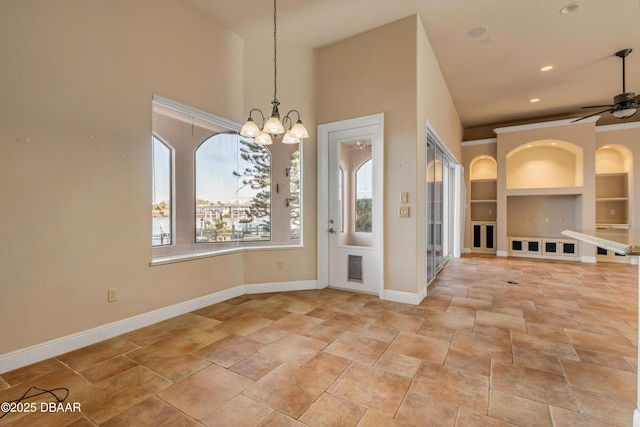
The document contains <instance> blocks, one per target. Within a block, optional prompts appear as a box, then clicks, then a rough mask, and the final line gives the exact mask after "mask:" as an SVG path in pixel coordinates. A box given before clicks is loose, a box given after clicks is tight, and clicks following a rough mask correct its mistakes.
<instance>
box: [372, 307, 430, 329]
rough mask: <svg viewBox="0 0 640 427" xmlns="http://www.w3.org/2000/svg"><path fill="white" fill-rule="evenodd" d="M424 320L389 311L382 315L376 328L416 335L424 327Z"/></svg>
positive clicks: (376, 323) (377, 321)
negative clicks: (380, 327)
mask: <svg viewBox="0 0 640 427" xmlns="http://www.w3.org/2000/svg"><path fill="white" fill-rule="evenodd" d="M423 323H424V318H422V317H416V316H411V315H408V314H402V313H396V312H394V311H387V312H385V313H383V314H382V316H380V317H379V318H378V320H376V322H375V323H374V325H375V326H382V327H385V328H390V329H396V330H398V331H404V332H409V333H416V332H418V330H419V329H420V328H421V327H422V324H423Z"/></svg>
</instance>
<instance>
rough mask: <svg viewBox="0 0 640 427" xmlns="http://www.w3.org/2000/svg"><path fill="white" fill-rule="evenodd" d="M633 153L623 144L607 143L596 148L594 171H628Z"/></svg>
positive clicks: (630, 167)
mask: <svg viewBox="0 0 640 427" xmlns="http://www.w3.org/2000/svg"><path fill="white" fill-rule="evenodd" d="M632 160H633V154H632V153H631V150H629V149H628V148H627V147H625V146H624V145H618V144H609V145H605V146H603V147H600V148H599V149H598V150H596V173H617V172H629V171H630V170H631V169H632V168H633V165H632Z"/></svg>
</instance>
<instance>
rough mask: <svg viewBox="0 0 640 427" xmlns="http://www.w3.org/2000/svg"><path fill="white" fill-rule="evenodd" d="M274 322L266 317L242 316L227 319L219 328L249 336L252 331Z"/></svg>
mask: <svg viewBox="0 0 640 427" xmlns="http://www.w3.org/2000/svg"><path fill="white" fill-rule="evenodd" d="M272 323H274V322H273V320H271V319H265V318H264V317H240V318H238V319H232V320H227V321H226V322H224V323H223V324H221V325H220V326H219V327H218V329H221V330H224V331H227V332H230V333H232V334H235V335H243V336H247V335H249V334H251V333H252V332H255V331H258V330H260V329H262V328H266V327H267V326H270V325H271V324H272ZM214 341H215V340H214ZM211 342H213V341H211Z"/></svg>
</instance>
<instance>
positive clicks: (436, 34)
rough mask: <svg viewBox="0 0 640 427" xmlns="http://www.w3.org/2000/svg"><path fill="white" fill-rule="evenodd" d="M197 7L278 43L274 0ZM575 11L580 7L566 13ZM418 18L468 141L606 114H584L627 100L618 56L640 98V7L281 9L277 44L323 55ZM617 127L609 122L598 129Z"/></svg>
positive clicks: (588, 3)
mask: <svg viewBox="0 0 640 427" xmlns="http://www.w3.org/2000/svg"><path fill="white" fill-rule="evenodd" d="M189 1H190V2H192V3H193V4H194V6H196V7H197V8H199V9H200V10H202V11H203V12H205V13H208V14H209V15H211V16H213V17H214V18H215V19H216V20H217V21H218V22H219V23H220V24H222V25H223V26H225V27H227V28H229V29H231V30H232V31H234V32H236V33H237V34H239V35H240V36H242V37H244V38H246V39H255V40H264V41H268V40H270V39H272V36H273V3H272V1H270V0H238V1H233V2H231V1H228V0H189ZM569 4H576V5H578V6H579V7H578V8H577V9H576V10H575V11H574V12H572V13H561V10H562V9H563V8H564V7H565V6H567V5H569ZM413 14H418V15H419V16H420V18H421V20H422V22H423V23H424V26H425V28H426V32H427V36H428V38H429V41H430V42H431V45H432V47H433V49H434V51H435V54H436V56H437V58H438V62H439V63H440V67H441V69H442V73H443V75H444V78H445V80H446V82H447V85H448V87H449V90H450V92H451V95H452V97H453V100H454V102H455V104H456V107H457V109H458V113H459V114H460V117H461V120H462V123H463V126H464V127H465V129H466V130H467V131H470V133H473V129H474V128H475V129H482V128H490V127H491V126H494V125H496V124H514V123H524V122H531V121H539V120H548V119H557V118H567V117H581V116H582V115H586V114H589V113H592V112H596V111H599V110H598V109H589V110H584V109H581V108H580V107H581V106H584V105H600V104H611V103H612V102H613V97H614V96H615V95H617V94H619V93H622V61H621V60H620V59H619V58H618V57H616V56H615V52H617V51H619V50H621V49H625V48H632V49H633V52H632V53H631V54H630V55H629V56H628V57H627V59H626V90H627V91H628V92H635V93H636V94H638V93H640V0H579V1H577V2H572V0H483V1H478V0H279V1H278V40H279V43H282V44H295V45H302V46H307V47H314V48H319V47H322V46H326V45H329V44H331V43H334V42H336V41H339V40H342V39H345V38H348V37H351V36H354V35H356V34H359V33H362V32H364V31H367V30H370V29H373V28H376V27H379V26H381V25H384V24H386V23H389V22H393V21H395V20H398V19H401V18H403V17H406V16H409V15H413ZM479 27H485V28H486V33H485V34H482V35H480V36H477V37H472V36H470V32H471V31H472V30H473V29H476V28H479ZM546 65H551V66H553V69H552V70H550V71H546V72H543V71H540V69H541V67H543V66H546ZM534 98H538V99H540V100H539V101H538V102H530V100H531V99H534ZM630 120H640V112H639V113H637V114H636V115H635V116H634V117H632V118H631V119H628V120H627V121H630ZM619 122H620V120H619V119H615V118H613V117H611V115H610V114H603V115H602V118H601V119H600V120H599V121H598V124H605V123H619Z"/></svg>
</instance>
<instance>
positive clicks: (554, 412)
mask: <svg viewBox="0 0 640 427" xmlns="http://www.w3.org/2000/svg"><path fill="white" fill-rule="evenodd" d="M550 410H551V419H552V420H553V425H554V426H589V427H619V424H613V423H608V422H606V421H603V420H599V419H597V418H594V417H591V416H589V415H584V414H580V413H577V412H573V411H568V410H566V409H561V408H556V407H553V406H552V407H550ZM628 418H629V419H628V420H627V423H625V424H624V425H631V424H632V422H633V420H632V419H631V417H630V416H629V417H628Z"/></svg>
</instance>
